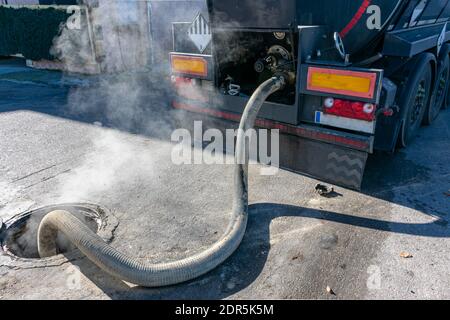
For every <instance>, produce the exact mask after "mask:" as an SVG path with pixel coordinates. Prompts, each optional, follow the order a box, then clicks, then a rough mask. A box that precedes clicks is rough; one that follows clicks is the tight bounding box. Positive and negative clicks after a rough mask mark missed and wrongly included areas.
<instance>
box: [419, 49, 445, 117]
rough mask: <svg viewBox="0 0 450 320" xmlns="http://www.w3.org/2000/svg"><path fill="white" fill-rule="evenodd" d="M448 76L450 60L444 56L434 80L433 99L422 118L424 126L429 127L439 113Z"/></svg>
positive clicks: (443, 100) (443, 101)
mask: <svg viewBox="0 0 450 320" xmlns="http://www.w3.org/2000/svg"><path fill="white" fill-rule="evenodd" d="M449 75H450V58H449V56H448V55H445V59H444V60H443V61H441V62H440V63H439V74H438V76H437V78H436V85H435V86H434V87H435V88H434V92H433V97H432V99H431V103H430V105H429V107H428V108H427V111H426V113H425V117H424V124H426V125H430V124H431V123H433V121H434V120H436V118H437V116H438V115H439V112H440V111H441V109H442V107H443V105H444V103H446V101H445V100H446V98H447V95H448V91H449Z"/></svg>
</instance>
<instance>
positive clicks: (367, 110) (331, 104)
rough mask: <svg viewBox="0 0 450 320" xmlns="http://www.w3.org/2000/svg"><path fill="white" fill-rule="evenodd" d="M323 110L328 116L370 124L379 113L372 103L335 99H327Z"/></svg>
mask: <svg viewBox="0 0 450 320" xmlns="http://www.w3.org/2000/svg"><path fill="white" fill-rule="evenodd" d="M323 109H324V112H325V113H326V114H331V115H334V116H338V117H345V118H350V119H358V120H364V121H369V122H372V121H374V120H375V114H376V111H377V107H376V105H374V104H372V103H365V102H357V101H346V100H341V99H334V98H327V99H325V101H324V104H323Z"/></svg>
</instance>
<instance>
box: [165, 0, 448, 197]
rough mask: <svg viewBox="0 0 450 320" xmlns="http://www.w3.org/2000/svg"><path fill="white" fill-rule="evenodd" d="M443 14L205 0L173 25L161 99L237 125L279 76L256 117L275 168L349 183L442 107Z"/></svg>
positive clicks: (303, 1) (438, 0)
mask: <svg viewBox="0 0 450 320" xmlns="http://www.w3.org/2000/svg"><path fill="white" fill-rule="evenodd" d="M449 17H450V1H449V0H428V1H427V0H314V1H310V0H227V1H223V0H208V1H207V10H204V12H199V14H198V15H197V17H196V18H195V20H194V21H189V22H180V23H174V24H173V42H174V43H173V46H174V48H173V52H171V53H170V65H171V75H172V84H173V87H174V88H175V90H174V91H175V98H174V99H173V101H172V106H173V107H174V108H176V109H183V110H187V111H189V112H192V113H194V114H199V113H200V114H203V115H205V114H206V115H207V116H210V117H215V118H221V119H224V120H225V121H228V122H229V121H239V119H240V117H241V114H242V112H243V109H244V107H245V105H246V103H247V102H248V100H249V97H250V96H251V94H252V93H253V92H254V90H256V88H257V87H258V86H259V85H260V84H261V83H263V82H264V81H266V80H267V79H269V78H271V77H274V76H282V77H283V79H285V81H286V85H285V86H284V88H283V90H281V91H279V92H277V93H275V94H273V95H272V96H270V97H269V99H268V100H267V101H266V102H265V103H264V105H263V107H262V109H261V112H260V114H259V118H258V120H257V122H256V124H257V126H258V127H260V128H267V129H278V130H279V131H280V133H281V134H280V165H281V167H283V168H286V169H289V170H292V171H295V172H299V173H302V174H306V175H309V176H312V177H315V178H318V179H320V180H323V181H326V182H330V183H333V184H337V185H341V186H344V187H348V188H351V189H356V190H359V189H360V188H361V184H362V181H363V176H364V170H365V167H366V162H367V159H368V156H369V155H370V154H372V153H374V152H375V151H376V150H379V151H382V152H394V151H395V150H397V149H398V148H405V147H407V146H408V145H409V144H410V143H411V142H412V141H413V140H414V138H415V137H416V136H417V135H418V131H419V129H420V127H421V126H422V125H430V124H432V122H433V121H434V120H435V119H436V117H437V116H438V114H439V111H440V110H441V109H443V108H445V107H446V106H447V105H448V104H450V95H449V85H448V83H449V70H450V69H449V64H450V63H449V54H450V45H449V43H448V42H449V41H450V26H449V24H448V20H449Z"/></svg>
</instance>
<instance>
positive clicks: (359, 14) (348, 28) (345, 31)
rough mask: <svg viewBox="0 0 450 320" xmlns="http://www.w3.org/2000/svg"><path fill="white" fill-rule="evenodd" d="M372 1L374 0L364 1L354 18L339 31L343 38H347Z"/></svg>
mask: <svg viewBox="0 0 450 320" xmlns="http://www.w3.org/2000/svg"><path fill="white" fill-rule="evenodd" d="M371 2H372V0H364V1H363V3H362V4H361V6H360V7H359V9H358V11H357V12H356V14H355V15H354V16H353V18H352V20H350V22H349V23H348V24H347V26H346V27H345V28H344V29H343V30H342V31H341V32H340V33H339V34H340V36H341V37H342V38H345V36H346V35H347V34H348V33H349V32H350V31H351V30H352V29H353V28H354V27H355V25H356V24H357V23H358V22H359V20H361V18H362V16H363V14H364V13H365V12H366V10H367V8H368V7H369V6H370V3H371Z"/></svg>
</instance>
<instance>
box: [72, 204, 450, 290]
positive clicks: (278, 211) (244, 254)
mask: <svg viewBox="0 0 450 320" xmlns="http://www.w3.org/2000/svg"><path fill="white" fill-rule="evenodd" d="M280 217H302V218H307V219H316V220H324V221H330V222H335V223H339V224H344V225H349V226H353V227H358V228H364V229H370V230H377V231H383V232H390V233H398V234H405V235H416V236H423V237H433V238H449V237H450V233H449V232H448V229H447V228H446V224H444V225H443V221H442V220H436V221H435V222H433V223H424V224H420V223H419V224H415V223H400V222H388V221H382V220H376V219H371V218H365V217H355V216H353V215H347V214H344V213H336V212H329V211H321V210H314V209H309V208H302V207H295V206H288V205H280V204H272V203H260V204H254V205H251V206H250V219H249V225H248V231H247V233H246V235H245V237H244V240H243V242H242V244H241V246H240V247H239V249H238V250H237V251H236V252H235V253H234V254H233V255H232V257H231V258H230V259H228V260H227V261H226V262H225V263H224V264H223V265H221V266H219V267H218V268H217V269H215V270H214V271H212V272H210V273H208V274H207V275H205V276H203V277H200V278H198V279H196V280H194V281H192V282H190V283H187V284H182V285H179V286H175V287H168V288H158V289H146V288H141V287H132V286H130V285H128V284H126V283H125V282H122V281H120V280H117V279H115V278H113V277H111V276H109V275H108V274H106V273H105V272H104V271H102V270H101V269H99V268H97V267H96V266H94V265H93V264H92V263H91V262H90V261H89V260H88V259H82V260H78V261H75V262H74V264H75V265H77V266H78V267H79V268H80V270H81V272H82V273H83V274H84V275H85V276H86V277H87V278H89V280H91V281H93V282H94V283H95V285H96V286H98V287H99V288H100V289H101V290H102V291H103V292H104V293H105V294H107V295H108V296H109V297H110V298H112V299H186V298H187V299H205V297H206V298H207V299H224V298H227V297H229V296H231V295H233V294H235V293H237V292H240V291H242V290H243V289H245V288H246V287H248V286H249V285H251V284H252V283H253V282H254V281H255V280H256V279H257V278H258V276H259V275H260V274H261V272H262V270H263V268H264V266H265V264H266V261H267V259H268V255H269V252H270V250H271V245H270V224H271V222H272V221H273V220H274V219H277V218H280ZM237 275H238V276H237ZM230 281H231V282H232V284H233V286H232V287H230V286H229V283H230Z"/></svg>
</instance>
